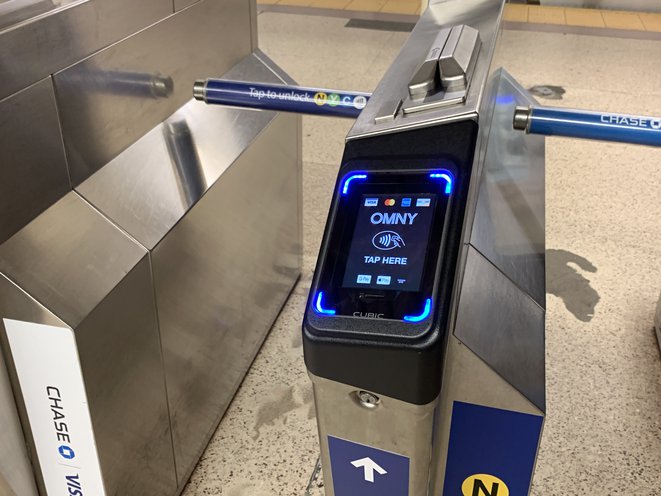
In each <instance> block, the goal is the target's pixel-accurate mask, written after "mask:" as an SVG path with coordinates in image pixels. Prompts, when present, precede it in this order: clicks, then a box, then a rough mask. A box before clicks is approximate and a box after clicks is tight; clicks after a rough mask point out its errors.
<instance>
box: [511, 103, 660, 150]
mask: <svg viewBox="0 0 661 496" xmlns="http://www.w3.org/2000/svg"><path fill="white" fill-rule="evenodd" d="M514 129H518V130H521V131H525V132H527V133H530V134H541V135H544V136H565V137H568V138H583V139H591V140H599V141H615V142H618V143H630V144H636V145H647V146H657V147H661V117H647V116H638V115H625V114H613V113H609V112H589V111H585V110H573V109H562V108H554V107H537V106H531V107H527V108H526V107H517V109H516V110H515V112H514Z"/></svg>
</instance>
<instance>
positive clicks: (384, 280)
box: [376, 276, 390, 286]
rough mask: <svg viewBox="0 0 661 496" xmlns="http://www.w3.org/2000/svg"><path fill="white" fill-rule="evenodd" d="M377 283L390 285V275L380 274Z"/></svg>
mask: <svg viewBox="0 0 661 496" xmlns="http://www.w3.org/2000/svg"><path fill="white" fill-rule="evenodd" d="M376 283H377V284H380V285H381V286H388V285H389V284H390V276H378V277H377V278H376Z"/></svg>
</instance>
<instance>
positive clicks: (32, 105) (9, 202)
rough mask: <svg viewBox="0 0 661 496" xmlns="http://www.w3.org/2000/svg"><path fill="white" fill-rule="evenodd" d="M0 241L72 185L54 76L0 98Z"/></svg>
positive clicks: (62, 194)
mask: <svg viewBox="0 0 661 496" xmlns="http://www.w3.org/2000/svg"><path fill="white" fill-rule="evenodd" d="M0 150H1V152H0V154H1V155H0V157H1V159H0V160H1V162H2V166H1V167H0V212H2V215H1V216H0V243H3V242H4V241H5V240H7V239H9V237H10V236H12V235H13V234H14V233H16V232H17V231H18V230H19V229H21V228H22V227H23V226H25V225H26V224H27V223H28V222H30V221H31V220H32V219H34V218H35V217H36V216H37V215H39V214H40V213H41V212H43V211H44V210H46V209H47V208H48V207H49V206H50V205H52V204H53V203H54V202H55V201H57V200H58V199H60V198H61V197H62V196H64V195H65V194H66V193H67V192H68V191H69V190H70V189H71V186H70V184H69V176H68V173H67V165H66V162H65V158H64V147H63V146H62V136H61V134H60V126H59V122H58V118H57V109H56V107H55V95H54V93H53V85H52V80H51V78H47V79H44V80H43V81H41V82H39V83H37V84H35V85H34V86H31V87H30V88H28V89H26V90H25V91H22V92H20V93H18V94H16V95H14V96H12V97H10V98H8V99H6V100H4V101H1V102H0Z"/></svg>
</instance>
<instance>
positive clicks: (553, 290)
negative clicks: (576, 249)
mask: <svg viewBox="0 0 661 496" xmlns="http://www.w3.org/2000/svg"><path fill="white" fill-rule="evenodd" d="M546 266H547V268H548V270H547V273H548V277H547V286H546V291H547V292H548V293H549V294H552V295H554V296H557V297H559V298H561V299H562V301H563V302H564V304H565V307H566V308H567V310H569V311H570V312H571V313H572V314H573V315H574V317H576V318H577V319H578V320H580V321H582V322H590V321H591V320H592V317H594V310H595V307H596V306H597V303H599V300H600V299H601V297H600V296H599V293H597V292H596V291H595V290H594V288H593V287H592V286H591V285H590V280H589V279H586V278H585V277H584V276H583V275H582V274H581V273H580V272H579V271H578V270H576V268H575V267H578V268H579V269H580V270H581V271H583V272H592V273H594V272H597V268H596V267H595V266H594V265H592V264H591V263H590V261H589V260H586V259H585V258H583V257H581V256H580V255H576V254H575V253H572V252H569V251H566V250H547V251H546Z"/></svg>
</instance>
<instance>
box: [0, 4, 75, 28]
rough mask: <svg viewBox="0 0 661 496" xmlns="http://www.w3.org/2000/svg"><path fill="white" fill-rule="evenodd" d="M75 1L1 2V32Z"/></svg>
mask: <svg viewBox="0 0 661 496" xmlns="http://www.w3.org/2000/svg"><path fill="white" fill-rule="evenodd" d="M75 1H77V0H59V1H58V0H4V1H2V2H0V30H2V29H5V28H8V27H10V26H13V25H14V24H18V23H19V22H22V21H27V20H28V19H31V18H33V17H36V16H38V15H41V14H45V13H46V12H50V11H52V10H54V9H57V8H59V7H61V6H62V5H66V4H68V3H72V2H75Z"/></svg>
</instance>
